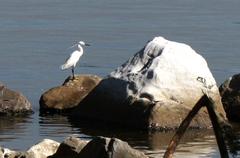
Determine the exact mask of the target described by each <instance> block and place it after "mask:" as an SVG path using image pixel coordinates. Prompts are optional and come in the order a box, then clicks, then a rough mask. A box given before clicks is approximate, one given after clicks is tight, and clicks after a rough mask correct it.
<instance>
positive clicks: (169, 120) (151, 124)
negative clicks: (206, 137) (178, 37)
mask: <svg viewBox="0 0 240 158" xmlns="http://www.w3.org/2000/svg"><path fill="white" fill-rule="evenodd" d="M204 93H208V95H209V96H210V97H211V98H212V99H213V100H214V101H215V103H216V104H217V107H216V108H217V110H218V111H219V112H220V113H222V116H223V117H225V113H224V110H223V107H222V103H221V100H220V95H219V91H218V87H217V85H216V81H215V79H214V78H213V76H212V74H211V72H210V70H209V68H208V65H207V62H206V61H205V59H204V58H203V57H202V56H201V55H199V54H198V53H196V52H195V51H194V50H193V49H192V48H191V47H190V46H188V45H186V44H183V43H178V42H173V41H169V40H166V39H165V38H163V37H155V38H154V39H153V40H151V41H150V42H148V43H147V44H146V46H144V48H143V49H141V50H140V51H139V52H137V53H136V54H135V55H134V56H133V57H132V58H130V59H129V60H128V61H127V62H126V63H124V64H123V65H122V66H120V67H119V68H117V69H116V70H115V71H113V72H112V73H110V75H109V76H108V77H106V78H105V79H103V80H102V81H101V82H100V84H99V85H98V86H97V87H96V88H95V89H94V90H93V91H92V92H91V93H90V94H89V96H87V97H86V99H85V100H84V101H83V102H82V103H80V105H79V106H78V107H77V109H76V110H75V111H76V113H75V115H76V116H77V117H78V118H79V117H87V118H90V119H96V120H101V119H102V120H105V121H110V122H117V123H121V124H124V125H126V124H127V125H130V126H131V127H134V126H136V127H140V128H142V127H143V128H153V129H169V128H177V127H178V126H179V124H180V123H181V121H182V120H183V119H184V118H185V117H186V115H187V114H188V112H189V111H190V110H191V109H192V107H193V106H194V105H195V104H196V103H197V101H198V100H199V99H200V98H201V97H202V96H203V94H204ZM190 126H191V127H193V128H202V127H203V128H208V127H211V122H210V120H209V119H208V113H207V112H206V111H204V110H201V111H200V112H199V114H198V115H197V116H196V117H195V119H194V120H193V121H192V123H191V125H190Z"/></svg>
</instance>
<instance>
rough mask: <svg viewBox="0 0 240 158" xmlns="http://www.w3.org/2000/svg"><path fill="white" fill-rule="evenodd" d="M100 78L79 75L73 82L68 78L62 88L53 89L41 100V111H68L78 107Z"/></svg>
mask: <svg viewBox="0 0 240 158" xmlns="http://www.w3.org/2000/svg"><path fill="white" fill-rule="evenodd" d="M100 80H101V78H100V77H98V76H96V75H77V76H75V79H74V80H72V78H71V77H68V78H67V79H66V80H65V81H64V83H63V85H62V86H58V87H54V88H51V89H50V90H48V91H46V92H45V93H44V94H43V95H42V96H41V98H40V101H39V103H40V110H41V111H42V112H49V111H66V110H70V109H72V108H73V107H75V106H77V105H78V104H79V103H80V102H81V100H83V99H84V97H85V96H86V95H88V93H89V92H90V91H91V90H92V89H93V88H94V87H95V86H96V85H97V84H98V83H99V81H100Z"/></svg>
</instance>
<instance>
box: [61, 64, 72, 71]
mask: <svg viewBox="0 0 240 158" xmlns="http://www.w3.org/2000/svg"><path fill="white" fill-rule="evenodd" d="M68 68H70V66H69V65H67V64H63V65H61V66H60V69H62V70H66V69H68Z"/></svg>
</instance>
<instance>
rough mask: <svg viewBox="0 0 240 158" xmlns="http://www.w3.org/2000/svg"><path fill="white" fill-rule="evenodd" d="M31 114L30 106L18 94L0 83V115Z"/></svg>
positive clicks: (24, 98) (21, 95)
mask: <svg viewBox="0 0 240 158" xmlns="http://www.w3.org/2000/svg"><path fill="white" fill-rule="evenodd" d="M26 113H33V110H32V105H31V103H30V102H29V101H28V99H27V98H26V97H25V96H24V95H23V94H21V93H20V92H16V91H13V90H11V89H8V88H7V87H6V86H4V85H3V84H1V83H0V115H22V114H26Z"/></svg>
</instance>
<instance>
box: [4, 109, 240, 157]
mask: <svg viewBox="0 0 240 158" xmlns="http://www.w3.org/2000/svg"><path fill="white" fill-rule="evenodd" d="M34 121H37V122H34ZM31 125H32V126H31ZM234 129H235V132H236V133H237V135H240V126H239V125H238V126H234ZM70 134H74V135H76V136H77V137H79V138H81V139H85V140H90V139H92V138H93V137H95V136H105V137H115V138H119V139H121V140H124V141H127V142H128V143H129V144H130V145H131V146H133V147H134V148H135V149H139V150H141V151H143V152H144V153H146V154H147V155H148V156H150V157H162V156H163V154H164V152H165V150H166V148H167V145H168V143H169V141H170V139H171V138H172V136H173V134H174V132H173V131H169V132H147V131H142V130H132V129H131V130H130V129H127V128H121V129H119V128H116V127H110V126H108V125H103V124H93V123H89V122H84V121H70V120H69V119H68V117H67V116H62V115H57V114H56V115H40V116H39V114H38V113H35V114H34V115H29V116H27V117H15V118H14V117H1V120H0V142H1V143H0V145H1V146H3V145H4V146H5V147H8V148H11V149H17V150H26V149H27V148H28V147H30V146H32V145H33V144H35V143H37V142H38V141H40V140H42V139H44V138H49V139H53V140H56V141H59V142H61V141H63V139H64V138H66V137H67V136H68V135H70ZM19 144H21V146H19ZM175 156H176V157H220V155H219V151H218V147H217V144H216V140H215V136H214V134H213V131H212V130H188V131H187V132H186V133H185V135H184V137H183V138H182V140H181V142H180V145H179V146H178V147H177V151H176V153H175Z"/></svg>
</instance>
